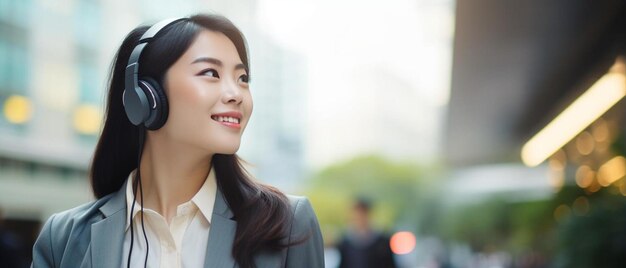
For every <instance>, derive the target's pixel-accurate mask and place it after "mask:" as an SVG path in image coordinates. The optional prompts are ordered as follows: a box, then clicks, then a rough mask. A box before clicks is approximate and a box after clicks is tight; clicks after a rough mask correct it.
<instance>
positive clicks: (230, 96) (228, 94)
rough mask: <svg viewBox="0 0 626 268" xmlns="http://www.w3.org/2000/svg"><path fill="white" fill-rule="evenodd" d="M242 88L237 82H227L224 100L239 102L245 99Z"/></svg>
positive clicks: (225, 101)
mask: <svg viewBox="0 0 626 268" xmlns="http://www.w3.org/2000/svg"><path fill="white" fill-rule="evenodd" d="M241 91H242V89H241V88H239V86H237V84H236V83H232V82H231V83H225V85H224V92H223V94H222V102H224V103H226V104H228V103H234V104H239V103H241V101H242V99H243V94H242V92H241Z"/></svg>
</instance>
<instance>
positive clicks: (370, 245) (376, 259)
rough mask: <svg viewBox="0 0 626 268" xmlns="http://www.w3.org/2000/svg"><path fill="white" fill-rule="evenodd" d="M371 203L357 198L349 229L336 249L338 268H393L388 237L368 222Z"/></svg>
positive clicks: (394, 264) (393, 262) (394, 265)
mask: <svg viewBox="0 0 626 268" xmlns="http://www.w3.org/2000/svg"><path fill="white" fill-rule="evenodd" d="M370 210H371V202H370V201H369V200H368V199H365V198H358V199H357V200H356V202H355V203H354V205H353V207H352V211H351V212H352V213H351V223H350V226H349V229H348V230H347V231H346V233H345V234H344V236H343V237H342V238H341V240H340V242H339V244H338V246H337V248H338V250H339V254H340V255H341V261H340V262H339V268H394V267H396V263H395V261H394V259H393V253H392V251H391V247H390V245H389V237H388V236H386V235H384V234H383V233H382V232H380V231H377V230H374V229H373V227H372V224H371V220H370Z"/></svg>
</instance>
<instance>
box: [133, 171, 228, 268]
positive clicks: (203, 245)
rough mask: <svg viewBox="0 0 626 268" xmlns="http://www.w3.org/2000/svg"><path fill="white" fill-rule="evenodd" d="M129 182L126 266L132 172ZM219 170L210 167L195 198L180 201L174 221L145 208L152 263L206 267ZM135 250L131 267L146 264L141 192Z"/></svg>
mask: <svg viewBox="0 0 626 268" xmlns="http://www.w3.org/2000/svg"><path fill="white" fill-rule="evenodd" d="M133 174H134V172H133V173H131V175H130V176H129V178H128V183H127V184H126V185H127V186H126V208H127V213H126V235H125V237H124V248H123V253H122V256H123V258H122V263H121V264H122V267H126V266H127V262H128V253H129V252H128V251H129V249H130V219H129V217H130V208H131V205H132V203H133V187H132V183H130V182H132V176H133ZM214 174H215V172H214V170H213V169H211V170H210V171H209V175H208V176H207V178H206V180H205V181H204V184H203V185H202V187H201V188H200V190H199V191H198V193H196V195H195V196H194V197H193V198H191V200H189V201H187V202H185V203H183V204H180V205H179V206H178V208H177V210H176V216H174V218H172V222H171V224H170V225H168V224H167V221H166V220H165V218H164V217H163V216H161V215H160V214H159V213H157V212H156V211H154V210H152V209H145V208H144V210H143V217H144V226H145V227H146V235H147V236H148V243H149V244H148V246H149V252H148V266H147V267H150V268H156V267H164V268H165V267H167V268H169V267H178V268H182V267H187V268H191V267H203V266H204V259H205V257H206V249H207V241H208V238H209V229H210V227H211V215H212V214H213V205H214V204H215V196H216V193H217V184H216V181H215V175H214ZM133 226H134V227H133V228H134V230H133V233H134V242H133V252H132V254H133V255H132V259H131V265H130V267H144V260H145V256H146V250H147V249H148V248H147V247H146V242H145V240H144V237H143V231H142V229H141V205H140V204H139V196H138V197H137V202H136V203H135V208H134V211H133Z"/></svg>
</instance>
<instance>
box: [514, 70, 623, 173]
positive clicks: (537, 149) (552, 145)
mask: <svg viewBox="0 0 626 268" xmlns="http://www.w3.org/2000/svg"><path fill="white" fill-rule="evenodd" d="M625 69H626V68H625V67H624V62H623V60H622V59H621V58H620V59H618V60H617V61H616V63H615V64H614V65H613V67H611V70H609V72H608V73H607V74H605V75H604V76H603V77H601V78H600V79H598V81H596V83H594V84H593V85H592V86H591V87H590V88H589V89H588V90H587V91H586V92H585V93H583V94H582V95H581V96H580V97H579V98H578V99H576V100H575V101H574V102H573V103H572V104H570V106H568V107H567V108H565V110H563V112H561V113H560V114H559V115H558V116H557V117H555V118H554V120H552V121H551V122H550V123H549V124H548V125H546V126H545V127H544V128H543V129H542V130H541V131H539V132H538V133H537V134H536V135H535V136H533V137H532V138H531V139H530V140H529V141H528V142H527V143H526V144H524V146H523V147H522V154H521V157H522V161H523V162H524V164H526V165H527V166H530V167H534V166H537V165H539V164H541V163H542V162H543V161H545V160H546V159H547V158H548V157H550V156H551V155H553V154H554V153H555V152H556V151H557V150H559V149H560V148H562V147H563V146H565V144H567V143H568V142H569V141H570V140H572V139H573V138H574V137H576V136H577V135H578V133H580V132H582V131H584V130H585V129H586V128H587V127H588V126H589V125H591V124H592V123H593V122H594V121H596V120H597V119H598V118H599V117H600V116H602V115H603V114H604V113H606V111H608V110H609V109H610V108H611V107H613V105H615V104H616V103H617V102H618V101H620V100H621V99H622V98H624V96H626V72H625V71H624V70H625ZM583 149H587V148H586V147H584V148H583Z"/></svg>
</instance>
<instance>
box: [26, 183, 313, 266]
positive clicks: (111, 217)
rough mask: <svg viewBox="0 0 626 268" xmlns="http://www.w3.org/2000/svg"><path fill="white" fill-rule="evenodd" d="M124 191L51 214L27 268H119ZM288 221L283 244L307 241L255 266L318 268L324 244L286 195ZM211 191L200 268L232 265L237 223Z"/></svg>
mask: <svg viewBox="0 0 626 268" xmlns="http://www.w3.org/2000/svg"><path fill="white" fill-rule="evenodd" d="M124 189H125V187H122V188H121V189H120V190H119V191H117V192H115V193H112V194H109V195H107V196H105V197H103V198H100V199H98V200H96V201H94V202H91V203H88V204H84V205H82V206H79V207H76V208H73V209H70V210H67V211H64V212H61V213H58V214H54V215H52V217H50V219H48V221H47V222H46V224H45V225H44V226H43V229H42V230H41V233H40V234H39V238H37V241H36V242H35V246H34V248H33V263H32V265H31V267H34V268H40V267H68V268H69V267H71V268H74V267H103V268H104V267H106V268H108V267H116V268H118V267H121V266H122V265H123V262H122V253H123V252H122V245H123V241H124V228H123V227H124V225H125V223H126V198H125V195H124V194H125V191H124ZM289 201H290V203H291V209H292V212H293V215H294V221H293V222H292V224H291V232H290V234H289V238H288V240H289V241H296V240H297V239H299V238H301V237H307V236H308V239H307V240H306V241H305V242H303V243H301V244H297V245H294V246H291V247H289V248H286V249H283V250H282V251H279V252H271V253H270V252H266V253H259V254H257V256H255V257H254V260H255V264H256V265H257V267H259V268H263V267H272V268H273V267H294V268H295V267H298V268H300V267H324V246H323V242H322V235H321V233H320V229H319V224H318V222H317V218H316V216H315V212H313V208H312V207H311V204H310V203H309V201H308V200H307V199H306V198H305V197H294V196H289ZM232 217H233V213H232V212H231V210H230V208H229V207H228V205H227V204H226V201H225V200H224V198H223V195H222V193H221V191H219V190H218V191H217V196H216V199H215V207H214V209H213V216H212V219H211V229H210V230H209V241H208V244H207V249H206V250H207V251H206V258H205V262H204V267H216V268H230V267H238V265H237V264H236V263H235V260H234V259H233V257H232V254H231V252H232V245H233V240H234V237H235V229H236V227H237V222H235V221H234V220H232V219H231V218H232Z"/></svg>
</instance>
